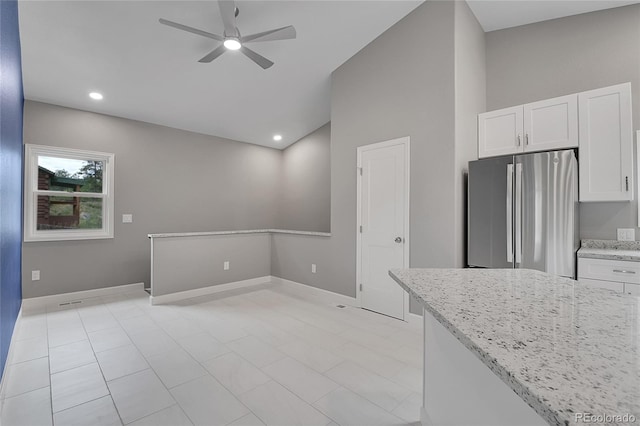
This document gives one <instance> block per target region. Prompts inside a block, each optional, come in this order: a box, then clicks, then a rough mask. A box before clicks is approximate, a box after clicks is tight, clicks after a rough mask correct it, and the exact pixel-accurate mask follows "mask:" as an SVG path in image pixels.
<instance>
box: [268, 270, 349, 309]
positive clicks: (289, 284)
mask: <svg viewBox="0 0 640 426" xmlns="http://www.w3.org/2000/svg"><path fill="white" fill-rule="evenodd" d="M271 282H273V283H274V284H282V285H283V286H284V287H285V288H287V290H289V291H291V292H292V293H297V294H303V295H305V296H308V295H309V293H312V294H313V295H314V296H316V297H319V298H320V299H322V300H324V301H326V302H327V303H341V304H343V305H348V306H356V307H359V306H357V304H356V298H355V297H350V296H345V295H344V294H339V293H334V292H333V291H329V290H323V289H321V288H317V287H312V286H310V285H307V284H302V283H299V282H296V281H291V280H287V279H284V278H280V277H274V276H272V277H271Z"/></svg>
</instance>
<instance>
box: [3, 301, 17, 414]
mask: <svg viewBox="0 0 640 426" xmlns="http://www.w3.org/2000/svg"><path fill="white" fill-rule="evenodd" d="M21 318H22V307H21V308H20V310H19V311H18V316H17V317H16V322H15V324H14V325H13V332H12V333H11V341H10V342H9V352H8V353H7V360H6V363H5V365H4V370H3V373H2V379H1V380H0V401H4V394H5V383H6V382H7V381H6V380H5V379H6V378H7V375H6V374H4V373H6V371H7V369H8V368H9V366H10V365H11V364H12V363H13V350H14V348H15V347H16V345H15V339H14V336H15V334H16V331H18V324H19V323H20V319H21ZM1 404H2V402H0V405H1Z"/></svg>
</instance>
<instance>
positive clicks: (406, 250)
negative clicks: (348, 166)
mask: <svg viewBox="0 0 640 426" xmlns="http://www.w3.org/2000/svg"><path fill="white" fill-rule="evenodd" d="M395 145H403V146H404V148H405V159H404V161H405V169H404V170H405V214H404V236H403V238H404V246H403V248H404V253H403V255H404V265H403V268H408V267H409V255H410V247H411V244H410V232H409V229H410V228H409V219H410V215H409V209H410V206H411V203H410V199H409V195H410V193H411V192H410V190H409V183H410V179H409V177H410V176H411V170H410V165H411V161H410V159H411V155H410V148H411V138H410V137H409V136H404V137H401V138H397V139H391V140H388V141H383V142H377V143H372V144H369V145H361V146H359V147H357V148H356V157H357V158H356V200H357V206H356V229H355V233H356V282H355V290H356V305H357V306H359V307H360V308H362V295H361V293H362V292H361V291H360V282H361V281H360V277H361V275H362V233H361V232H360V225H362V222H361V220H362V175H361V170H362V154H363V152H366V151H372V150H375V149H380V148H387V147H391V146H395ZM408 314H409V293H408V292H407V291H406V290H404V314H403V318H402V319H403V320H404V321H407V319H408V317H409V316H408Z"/></svg>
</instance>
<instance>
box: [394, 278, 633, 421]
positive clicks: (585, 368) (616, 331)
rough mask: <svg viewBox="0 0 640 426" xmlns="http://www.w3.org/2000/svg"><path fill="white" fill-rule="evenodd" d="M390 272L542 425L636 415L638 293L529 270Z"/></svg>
mask: <svg viewBox="0 0 640 426" xmlns="http://www.w3.org/2000/svg"><path fill="white" fill-rule="evenodd" d="M389 275H391V277H392V278H393V279H394V280H395V281H397V282H398V283H399V284H400V285H401V286H402V287H404V288H405V289H406V290H407V291H409V293H410V294H411V295H412V297H414V298H415V299H416V300H418V301H419V302H420V303H421V304H422V305H423V306H424V308H425V309H426V311H427V312H429V313H430V314H431V315H433V316H434V317H435V318H436V319H437V320H438V321H439V322H440V323H441V324H442V325H443V326H445V327H446V328H447V329H448V330H449V331H450V332H451V333H452V334H453V335H454V336H455V337H456V338H457V339H458V340H459V341H460V342H461V343H462V344H463V345H465V346H466V347H467V348H468V349H469V350H470V351H471V352H473V353H474V354H475V355H476V356H477V357H478V358H479V359H480V360H481V361H483V362H484V363H485V365H487V367H489V368H490V369H491V370H492V371H493V372H494V373H495V374H496V375H497V376H498V377H500V378H501V379H502V381H504V382H505V383H506V384H507V385H508V386H510V387H511V388H512V389H513V390H514V391H515V392H516V394H518V395H519V396H520V397H521V398H522V399H523V400H524V401H525V402H526V403H527V404H529V405H530V406H531V407H532V408H533V409H534V410H535V411H536V412H537V413H538V414H539V415H540V416H541V417H542V418H543V419H545V420H546V421H547V422H548V423H549V424H552V425H572V424H579V423H576V420H575V415H574V413H582V412H585V413H592V414H607V415H617V414H620V415H624V414H627V413H629V414H633V415H634V416H635V417H636V419H637V420H636V421H637V422H640V297H637V296H631V295H626V294H621V293H614V292H611V291H609V290H603V289H595V288H589V287H587V286H585V285H584V284H581V283H579V282H577V281H574V280H570V279H568V278H561V277H556V276H552V275H549V274H546V273H543V272H538V271H532V270H526V269H393V270H391V271H390V272H389Z"/></svg>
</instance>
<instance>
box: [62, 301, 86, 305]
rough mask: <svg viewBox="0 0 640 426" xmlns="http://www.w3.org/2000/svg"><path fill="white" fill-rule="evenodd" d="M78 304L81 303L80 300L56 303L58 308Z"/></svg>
mask: <svg viewBox="0 0 640 426" xmlns="http://www.w3.org/2000/svg"><path fill="white" fill-rule="evenodd" d="M78 303H82V300H72V301H71V302H63V303H58V306H67V305H77V304H78Z"/></svg>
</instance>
